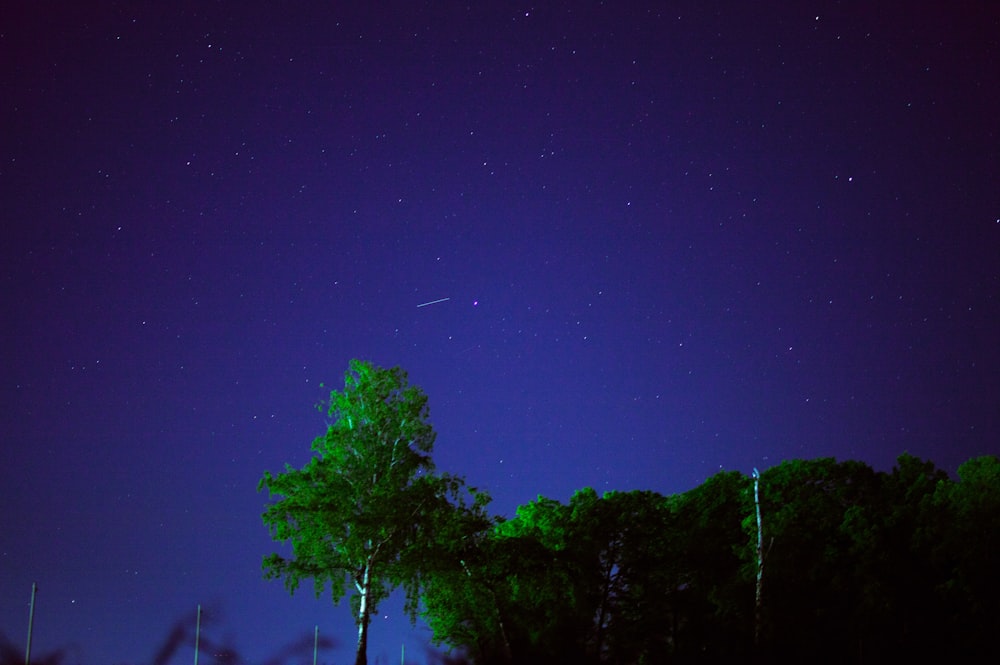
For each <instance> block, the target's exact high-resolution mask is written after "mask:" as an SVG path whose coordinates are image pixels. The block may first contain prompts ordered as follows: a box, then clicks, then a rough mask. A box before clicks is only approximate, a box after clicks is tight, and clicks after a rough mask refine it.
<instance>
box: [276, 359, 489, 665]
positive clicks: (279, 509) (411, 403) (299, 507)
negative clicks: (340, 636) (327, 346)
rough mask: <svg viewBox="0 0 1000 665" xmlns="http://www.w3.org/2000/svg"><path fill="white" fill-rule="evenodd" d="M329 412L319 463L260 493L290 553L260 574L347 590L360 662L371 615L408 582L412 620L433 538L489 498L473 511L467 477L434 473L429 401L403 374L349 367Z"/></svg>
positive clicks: (318, 446) (317, 444) (291, 585)
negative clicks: (266, 498)
mask: <svg viewBox="0 0 1000 665" xmlns="http://www.w3.org/2000/svg"><path fill="white" fill-rule="evenodd" d="M324 408H325V409H326V411H327V414H328V416H329V417H330V418H331V424H330V425H329V427H328V429H327V431H326V433H325V434H324V435H323V436H320V437H318V438H317V439H316V440H315V441H313V444H312V450H313V457H312V459H310V461H309V462H308V463H307V464H306V465H305V466H304V467H303V468H301V469H294V468H292V467H291V466H289V465H286V467H285V471H284V472H283V473H279V474H277V475H274V474H272V473H270V472H266V473H265V474H264V477H263V478H262V479H261V481H260V484H259V486H258V490H265V489H266V490H267V491H268V492H269V493H270V495H271V497H272V501H271V503H270V504H269V505H268V506H267V508H266V510H265V511H264V513H263V520H264V524H265V525H266V526H267V527H268V529H269V530H270V533H271V535H272V537H273V538H274V540H276V541H278V542H281V543H286V544H290V545H291V550H292V556H290V557H288V556H285V555H282V554H278V553H273V554H270V555H268V556H266V557H265V558H264V563H263V569H264V575H265V577H266V578H268V579H282V580H283V581H284V583H285V585H286V587H287V588H288V590H289V592H293V593H294V591H295V590H296V589H297V588H298V586H299V584H300V583H301V581H302V580H304V579H307V578H311V579H312V580H313V586H314V590H315V592H316V595H317V596H319V595H320V594H321V593H322V592H323V590H324V588H326V587H327V585H329V589H330V594H331V597H332V599H333V601H334V602H339V601H340V600H341V599H342V598H343V596H344V595H345V593H346V591H347V588H348V585H350V587H352V588H353V591H354V593H353V594H352V598H351V601H352V606H353V607H354V610H355V613H356V616H357V618H358V622H359V624H360V626H361V628H362V630H361V631H360V636H359V657H358V661H359V662H363V660H364V647H365V644H364V641H365V636H366V634H367V633H366V628H367V622H368V617H369V616H370V614H371V613H372V612H374V611H375V609H376V608H377V606H378V604H379V603H380V602H381V601H382V600H384V599H385V598H386V597H387V596H388V594H389V592H390V591H391V590H392V588H394V587H396V586H400V585H401V586H402V587H403V588H404V589H405V590H406V592H407V608H408V609H409V610H410V612H411V616H412V614H413V613H415V611H416V606H417V600H418V593H419V586H420V577H421V571H422V570H423V569H424V568H426V567H427V557H428V556H430V555H431V553H432V552H433V551H434V549H435V545H434V543H435V539H440V538H448V537H450V534H451V532H452V531H454V530H455V529H456V528H459V527H457V526H454V525H453V524H452V523H453V522H455V523H460V522H461V521H462V520H471V519H473V517H469V516H467V513H470V514H473V515H479V514H482V513H483V509H484V506H485V505H486V503H487V502H488V500H489V499H488V497H487V496H486V495H485V494H482V493H478V492H476V491H475V490H472V493H471V497H472V504H471V505H469V504H467V502H466V497H465V495H464V494H463V492H462V489H463V482H462V481H461V479H459V478H457V477H455V476H451V475H447V474H444V475H436V474H434V473H433V470H434V467H433V463H432V461H431V451H432V448H433V444H434V431H433V429H432V428H431V425H430V424H429V422H428V409H427V397H426V395H424V393H423V392H422V391H421V390H420V389H419V388H417V387H416V386H411V385H409V384H408V382H407V377H406V373H405V372H403V370H401V369H399V368H398V367H397V368H392V369H383V368H379V367H375V366H373V365H371V364H370V363H366V362H361V361H357V360H354V361H351V364H350V370H349V371H348V372H347V373H346V375H345V381H344V390H343V391H333V392H331V394H330V400H329V402H328V403H327V404H325V405H321V406H320V409H321V410H323V409H324ZM275 498H276V499H275Z"/></svg>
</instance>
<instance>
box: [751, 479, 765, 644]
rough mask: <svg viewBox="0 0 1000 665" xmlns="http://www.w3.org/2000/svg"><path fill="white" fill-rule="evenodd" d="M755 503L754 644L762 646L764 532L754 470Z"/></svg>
mask: <svg viewBox="0 0 1000 665" xmlns="http://www.w3.org/2000/svg"><path fill="white" fill-rule="evenodd" d="M753 502H754V506H755V507H756V509H757V585H756V589H755V593H754V612H753V643H754V645H757V646H759V645H760V629H761V624H762V623H763V618H764V601H763V591H764V530H763V528H762V525H761V519H760V472H759V471H757V469H756V468H755V469H754V470H753Z"/></svg>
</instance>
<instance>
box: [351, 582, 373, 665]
mask: <svg viewBox="0 0 1000 665" xmlns="http://www.w3.org/2000/svg"><path fill="white" fill-rule="evenodd" d="M360 587H361V604H360V607H359V608H358V651H357V655H356V656H355V658H354V665H368V619H369V615H370V614H371V612H370V608H369V607H368V598H369V596H370V594H371V562H369V563H367V564H365V570H364V573H363V574H362V579H361V584H360Z"/></svg>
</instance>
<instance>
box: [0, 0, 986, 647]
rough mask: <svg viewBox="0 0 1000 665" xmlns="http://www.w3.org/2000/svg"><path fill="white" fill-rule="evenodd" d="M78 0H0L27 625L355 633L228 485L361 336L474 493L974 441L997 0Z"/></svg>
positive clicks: (390, 642) (14, 498)
mask: <svg viewBox="0 0 1000 665" xmlns="http://www.w3.org/2000/svg"><path fill="white" fill-rule="evenodd" d="M87 4H90V3H69V2H59V3H37V2H22V1H18V2H5V3H3V7H2V9H0V123H2V124H0V222H2V229H3V236H2V237H3V241H2V244H0V248H2V256H0V278H2V288H0V307H2V309H0V315H2V328H0V335H2V337H0V339H2V342H3V343H2V367H3V383H2V394H0V398H2V401H3V409H2V415H0V418H2V420H0V437H2V462H3V463H2V466H0V469H2V470H0V473H2V476H0V480H2V482H0V509H2V528H0V632H2V633H3V636H4V638H5V640H6V641H7V642H8V643H9V646H10V647H11V648H12V649H14V650H15V651H14V653H20V654H23V650H24V642H25V638H26V636H27V624H28V609H29V608H28V606H29V601H30V597H31V585H32V582H37V583H38V587H39V592H38V597H37V599H36V606H35V623H34V642H33V647H32V652H33V656H36V657H38V658H41V657H43V656H45V655H46V654H51V653H52V652H54V651H55V650H57V649H59V648H64V649H65V650H66V652H65V653H66V656H65V661H64V662H70V663H77V662H79V663H87V664H93V663H133V664H139V663H141V664H151V663H157V662H158V663H187V662H190V660H191V658H192V654H193V621H194V613H195V609H196V607H197V605H198V604H199V603H201V604H202V605H203V607H204V612H205V615H204V624H203V631H202V644H203V646H205V644H206V643H208V644H210V645H212V646H210V648H211V649H213V650H214V651H213V652H216V653H217V652H219V650H220V649H221V648H223V647H226V648H228V649H230V650H231V652H232V653H235V654H237V655H238V656H239V657H240V659H241V662H247V663H263V662H267V661H268V659H272V661H271V662H275V663H277V662H281V663H285V662H288V663H291V662H296V663H299V662H307V661H308V662H311V660H310V659H311V657H312V639H313V631H314V626H316V625H318V626H319V630H320V635H321V637H326V638H329V639H331V640H333V641H334V642H335V646H334V647H332V648H331V649H327V650H326V651H324V652H323V653H321V655H320V660H321V661H323V662H348V661H350V660H351V659H352V658H353V648H354V640H355V635H356V631H355V629H354V626H353V623H352V619H351V617H350V616H349V614H348V610H347V606H346V603H345V605H342V606H341V607H340V608H334V607H333V605H332V604H331V603H330V601H329V599H328V598H327V597H324V598H322V599H321V600H318V601H317V600H315V599H314V598H313V596H312V593H311V589H310V588H308V587H306V588H304V589H302V590H300V592H299V593H297V594H296V595H295V596H289V595H288V593H287V592H286V591H285V589H284V588H283V586H282V584H281V583H280V582H277V581H274V582H267V581H265V580H263V579H262V575H261V570H260V565H261V558H262V557H263V556H264V555H265V554H268V553H270V552H272V551H275V549H276V548H277V545H275V544H274V543H272V541H271V539H270V537H269V535H268V533H267V530H266V529H265V528H264V526H263V524H262V522H261V518H260V515H261V512H262V511H263V508H264V504H265V502H266V501H267V496H266V494H260V493H258V492H257V483H258V481H259V480H260V478H261V476H262V475H263V473H264V471H265V470H271V471H279V470H281V469H282V467H283V465H284V463H285V462H289V463H291V464H293V465H294V466H297V467H298V466H301V465H303V464H304V463H305V462H306V461H307V460H308V458H309V455H310V454H311V453H310V449H309V446H310V443H311V442H312V440H313V438H314V437H316V436H317V435H319V434H321V433H322V432H323V431H324V430H325V427H326V423H325V419H324V415H323V414H321V413H319V412H318V411H317V410H316V408H315V406H316V403H317V402H318V401H319V400H322V399H324V398H326V397H328V395H329V391H330V389H331V388H342V387H343V374H344V372H345V371H346V370H347V366H348V362H349V361H350V359H352V358H360V359H365V360H371V361H373V362H374V363H376V364H378V365H382V366H385V367H389V366H394V365H399V366H401V367H402V368H403V369H405V370H406V371H407V372H408V373H409V378H410V381H411V382H412V383H414V384H416V385H419V386H421V387H422V388H423V389H424V391H425V392H426V393H427V395H428V396H429V405H430V414H431V420H432V422H433V425H434V427H435V430H436V432H437V435H438V437H437V443H436V446H435V451H434V459H435V462H436V464H437V467H438V469H439V470H442V471H449V472H454V473H458V474H461V475H464V476H465V477H466V478H467V480H468V482H469V483H470V484H471V485H474V486H478V487H480V488H483V489H486V490H488V491H489V492H490V493H491V494H492V495H493V497H494V502H493V504H492V507H491V510H492V512H494V513H496V514H500V515H507V516H509V515H512V514H513V511H514V509H515V507H516V506H517V505H519V504H522V503H527V502H528V501H530V500H532V499H534V498H535V497H537V496H538V495H539V494H542V495H545V496H548V497H552V498H555V499H558V500H560V501H565V500H568V499H569V497H570V496H571V495H572V493H573V491H574V490H576V489H579V488H582V487H586V486H591V487H594V488H595V489H597V490H598V491H599V492H602V491H606V490H611V489H617V490H630V489H650V490H655V491H658V492H661V493H663V494H672V493H678V492H683V491H686V490H689V489H691V488H693V487H695V486H697V485H699V484H700V483H701V482H703V481H704V480H705V479H706V478H707V477H709V476H711V475H712V474H714V473H716V472H718V471H719V470H721V469H726V470H738V471H741V472H743V473H746V474H749V473H750V472H751V470H752V469H753V468H754V467H755V466H756V467H758V468H761V469H764V468H767V467H769V466H772V465H775V464H777V463H779V462H781V461H782V460H786V459H792V458H815V457H822V456H836V457H837V458H838V459H858V460H862V461H865V462H867V463H868V464H870V465H872V466H873V467H875V468H876V469H879V470H889V469H890V468H891V467H892V464H893V462H894V460H895V458H896V457H897V456H898V455H899V454H901V453H902V452H904V451H909V452H910V453H912V454H914V455H917V456H919V457H922V458H930V459H931V460H933V461H934V462H936V463H937V464H938V466H940V467H941V468H943V469H945V470H947V471H949V472H950V473H954V471H955V469H956V468H957V466H958V464H959V463H960V462H962V461H964V460H966V459H968V458H970V457H973V456H978V455H982V454H996V453H1000V350H998V349H1000V343H998V340H1000V37H998V35H1000V9H998V7H997V5H996V3H993V2H969V3H957V4H955V3H921V6H922V7H923V9H920V10H917V9H916V8H915V6H914V5H912V4H905V5H904V4H901V3H868V2H851V1H845V2H836V3H835V2H813V3H789V2H777V1H775V2H769V1H763V2H745V3H743V2H712V1H705V0H698V1H696V2H684V3H639V2H636V3H624V2H621V3H619V2H604V3H599V2H592V1H589V0H576V1H573V2H555V3H544V4H541V5H531V4H524V3H507V2H474V3H471V7H470V6H466V5H465V4H463V3H451V2H441V3H438V2H432V3H422V2H394V3H367V2H343V3H319V2H316V3H308V4H306V5H297V4H295V3H219V2H200V3H194V2H188V3H155V4H156V5H157V8H148V7H147V8H140V9H134V8H131V7H128V6H126V5H125V4H123V3H101V4H100V5H99V6H96V7H90V8H87V7H85V5H87ZM149 4H154V3H149ZM369 4H371V5H372V6H373V7H374V6H375V5H377V8H359V7H358V6H367V5H369ZM894 4H895V5H896V6H895V7H891V5H894ZM929 4H934V5H940V7H939V8H938V9H927V8H926V6H927V5H929ZM248 5H250V6H248ZM959 7H960V8H959ZM431 301H439V302H434V303H433V304H429V305H425V306H421V305H423V304H424V303H428V302H431ZM321 383H325V385H326V387H325V388H323V387H321ZM400 605H401V603H400V602H397V601H393V602H390V603H388V604H386V605H385V606H384V607H383V608H381V609H382V612H380V615H379V617H378V618H377V619H375V620H373V625H372V630H371V637H370V639H371V641H370V645H369V657H370V662H372V663H375V662H386V663H388V662H399V657H400V644H401V643H402V642H403V641H404V640H405V642H406V659H407V662H424V660H425V659H428V660H430V657H429V656H428V654H427V653H426V651H425V647H424V645H425V643H426V642H427V636H428V631H427V630H426V629H425V628H421V627H420V626H419V625H418V627H417V628H416V629H415V630H411V629H410V628H409V624H408V621H407V620H406V619H405V618H404V617H403V615H402V613H401V611H400V610H401V607H400ZM175 628H176V629H177V632H176V633H175V636H174V637H175V642H176V643H177V644H178V645H179V650H177V651H176V652H175V653H174V654H173V655H172V656H171V655H169V654H170V653H171V647H170V646H169V644H167V645H166V646H164V644H165V643H167V642H169V640H170V639H171V638H170V633H171V630H174V629H175ZM300 641H302V642H304V643H306V644H307V646H306V647H303V650H301V651H299V652H296V653H297V655H296V656H295V657H294V658H293V659H286V658H285V656H284V655H282V654H285V653H286V651H285V650H287V649H292V647H294V645H295V644H296V643H297V642H300ZM161 647H162V652H161V654H160V656H157V652H158V651H159V650H161ZM207 653H208V652H207V651H206V652H203V653H202V656H201V657H202V659H203V662H211V660H210V656H209V655H207Z"/></svg>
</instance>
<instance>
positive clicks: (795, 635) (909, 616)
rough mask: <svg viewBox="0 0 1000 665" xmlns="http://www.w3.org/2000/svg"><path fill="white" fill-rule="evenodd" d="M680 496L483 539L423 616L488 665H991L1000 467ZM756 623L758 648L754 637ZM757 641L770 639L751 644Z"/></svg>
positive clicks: (789, 471) (550, 508) (462, 557)
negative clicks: (928, 659) (930, 661)
mask: <svg viewBox="0 0 1000 665" xmlns="http://www.w3.org/2000/svg"><path fill="white" fill-rule="evenodd" d="M759 490H760V505H761V513H762V524H763V535H764V547H763V556H764V560H765V562H766V565H765V566H764V573H763V574H764V577H765V584H764V585H763V588H762V598H761V600H762V605H761V616H757V614H756V613H755V581H756V580H755V577H756V572H757V556H758V552H757V521H756V517H755V505H754V499H753V479H752V478H751V477H749V476H745V475H743V474H741V473H739V472H724V473H719V474H717V475H715V476H712V477H710V478H708V479H707V480H706V481H705V482H704V483H703V484H702V485H700V486H698V487H695V488H693V489H691V490H689V491H687V492H684V493H682V494H677V495H672V496H663V495H660V494H657V493H655V492H649V491H631V492H608V493H606V494H604V495H598V494H597V493H596V492H595V491H594V490H592V489H590V488H585V489H582V490H579V491H577V492H576V493H575V494H574V495H573V496H572V497H571V498H570V500H569V502H568V503H565V504H564V503H561V502H559V501H555V500H553V499H550V498H546V497H538V499H536V500H535V501H532V502H530V503H528V504H525V505H523V506H521V507H519V508H518V509H517V511H516V514H515V515H514V517H512V518H510V519H507V520H503V519H498V520H496V521H495V522H493V523H481V524H483V526H482V529H481V530H480V531H478V532H475V533H467V534H466V535H465V536H464V537H463V538H462V540H461V542H462V544H461V547H460V548H458V549H456V550H454V552H453V556H451V557H450V558H449V557H447V556H442V557H438V558H437V559H436V560H435V567H434V568H433V569H432V570H428V571H427V578H428V579H427V584H426V586H425V588H424V592H423V596H422V598H423V609H424V616H425V618H426V619H427V622H428V624H429V625H430V626H431V628H432V630H433V632H434V638H435V639H436V640H437V641H438V642H439V643H442V644H446V645H449V646H451V647H455V648H458V649H460V650H462V651H463V652H464V653H465V654H466V655H467V657H469V658H471V659H472V660H473V661H474V662H477V663H547V662H575V663H744V662H746V661H747V660H750V661H752V662H770V663H792V662H795V663H798V662H821V663H826V662H828V663H834V662H836V663H843V662H852V663H862V662H882V661H887V660H890V659H895V658H899V657H910V658H914V659H918V658H921V657H923V656H927V655H938V656H945V655H947V654H952V655H956V654H958V655H961V656H963V657H967V658H970V659H972V658H975V657H980V656H982V655H984V654H989V653H994V654H995V653H996V650H997V644H996V639H997V638H996V635H998V634H1000V632H998V629H1000V602H998V600H997V598H998V597H1000V584H998V581H1000V575H998V573H997V571H996V567H995V565H993V563H992V560H993V558H995V553H996V551H997V549H996V548H997V546H998V544H1000V461H998V459H997V458H996V457H993V456H987V457H982V458H976V459H973V460H970V461H968V462H966V463H965V464H963V465H962V466H961V467H960V468H959V470H958V481H957V482H954V481H952V480H951V479H949V477H948V475H947V474H946V473H944V472H943V471H941V470H940V469H937V468H936V467H935V466H934V465H933V464H932V463H930V462H926V461H923V460H919V459H917V458H915V457H912V456H910V455H905V454H904V455H902V456H901V457H899V459H898V461H897V464H896V467H895V468H894V469H893V470H892V471H891V472H888V473H885V472H876V471H874V470H873V469H872V468H870V467H869V466H867V465H866V464H864V463H861V462H856V461H845V462H838V461H836V460H834V459H832V458H822V459H815V460H790V461H786V462H783V463H782V464H779V465H778V466H775V467H772V468H770V469H767V470H765V471H764V472H763V473H761V474H760V487H759ZM758 622H761V623H762V625H761V626H760V628H761V630H760V634H759V636H755V629H756V628H757V625H758ZM755 637H759V640H755Z"/></svg>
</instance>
